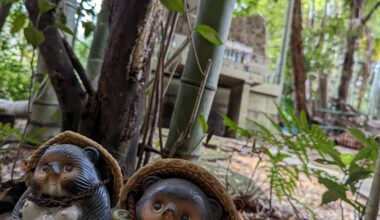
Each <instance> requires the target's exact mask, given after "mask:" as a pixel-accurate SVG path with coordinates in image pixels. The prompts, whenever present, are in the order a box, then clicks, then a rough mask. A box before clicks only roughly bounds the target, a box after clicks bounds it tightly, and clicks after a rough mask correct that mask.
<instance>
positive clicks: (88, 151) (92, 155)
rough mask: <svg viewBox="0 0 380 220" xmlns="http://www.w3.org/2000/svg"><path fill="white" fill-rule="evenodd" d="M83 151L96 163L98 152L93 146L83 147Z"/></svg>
mask: <svg viewBox="0 0 380 220" xmlns="http://www.w3.org/2000/svg"><path fill="white" fill-rule="evenodd" d="M84 152H85V153H86V155H87V157H88V158H89V159H90V161H91V162H92V163H93V164H96V163H97V162H98V159H99V152H98V150H96V149H95V148H93V147H86V148H84Z"/></svg>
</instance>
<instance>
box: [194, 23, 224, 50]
mask: <svg viewBox="0 0 380 220" xmlns="http://www.w3.org/2000/svg"><path fill="white" fill-rule="evenodd" d="M194 30H195V31H196V32H198V33H199V34H200V35H201V36H202V37H204V38H205V39H206V40H207V41H209V42H210V43H212V44H215V45H217V46H219V45H223V41H222V40H221V39H220V35H219V33H218V32H216V31H215V30H214V29H213V28H212V27H210V26H208V25H204V24H201V25H198V26H196V27H195V28H194Z"/></svg>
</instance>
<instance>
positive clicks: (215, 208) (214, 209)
mask: <svg viewBox="0 0 380 220" xmlns="http://www.w3.org/2000/svg"><path fill="white" fill-rule="evenodd" d="M208 203H209V204H210V208H211V210H210V211H211V213H212V216H214V217H215V218H214V219H222V216H223V208H222V206H221V205H220V203H219V202H218V201H216V200H215V199H212V198H208Z"/></svg>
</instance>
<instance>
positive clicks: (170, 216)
mask: <svg viewBox="0 0 380 220" xmlns="http://www.w3.org/2000/svg"><path fill="white" fill-rule="evenodd" d="M175 212H176V207H175V205H174V204H173V203H169V204H168V205H167V206H166V208H165V211H164V213H163V214H164V217H165V219H167V220H174V216H175Z"/></svg>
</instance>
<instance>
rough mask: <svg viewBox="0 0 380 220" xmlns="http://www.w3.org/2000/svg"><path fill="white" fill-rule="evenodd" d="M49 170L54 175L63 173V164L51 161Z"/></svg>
mask: <svg viewBox="0 0 380 220" xmlns="http://www.w3.org/2000/svg"><path fill="white" fill-rule="evenodd" d="M49 171H50V172H52V174H54V175H59V174H61V166H60V165H59V163H57V162H53V163H49Z"/></svg>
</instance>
